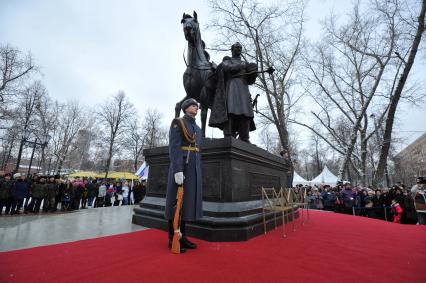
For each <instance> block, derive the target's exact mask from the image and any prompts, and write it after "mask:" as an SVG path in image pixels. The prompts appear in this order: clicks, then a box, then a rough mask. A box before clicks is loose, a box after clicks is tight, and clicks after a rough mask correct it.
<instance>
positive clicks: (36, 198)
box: [29, 177, 46, 213]
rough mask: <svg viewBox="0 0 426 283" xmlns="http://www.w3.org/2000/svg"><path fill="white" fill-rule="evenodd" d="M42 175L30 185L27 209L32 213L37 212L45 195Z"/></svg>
mask: <svg viewBox="0 0 426 283" xmlns="http://www.w3.org/2000/svg"><path fill="white" fill-rule="evenodd" d="M45 180H46V179H45V178H44V177H40V178H39V179H36V180H35V182H34V183H33V186H32V187H31V189H32V192H31V196H32V199H31V203H30V205H29V206H30V209H29V211H31V212H34V213H39V211H40V206H41V202H42V201H43V198H44V196H45V195H46V182H45Z"/></svg>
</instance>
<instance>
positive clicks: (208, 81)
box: [175, 11, 216, 137]
mask: <svg viewBox="0 0 426 283" xmlns="http://www.w3.org/2000/svg"><path fill="white" fill-rule="evenodd" d="M181 23H182V26H183V32H184V35H185V39H186V41H188V53H187V57H186V60H185V63H186V70H185V73H184V74H183V85H184V88H185V92H186V96H185V97H184V98H183V99H182V100H181V101H179V102H178V103H176V107H175V117H179V114H180V110H181V105H182V102H183V101H185V100H186V99H188V98H194V99H195V100H197V101H199V102H200V109H201V130H202V136H203V137H205V133H206V120H207V111H208V108H210V107H211V102H212V97H213V95H214V91H215V88H216V81H215V67H216V66H215V65H214V63H210V62H209V60H210V55H209V54H208V53H207V52H206V51H205V44H204V42H203V41H202V40H201V32H200V27H199V23H198V20H197V13H196V12H195V11H194V14H193V16H191V15H188V14H185V13H184V14H183V16H182V20H181Z"/></svg>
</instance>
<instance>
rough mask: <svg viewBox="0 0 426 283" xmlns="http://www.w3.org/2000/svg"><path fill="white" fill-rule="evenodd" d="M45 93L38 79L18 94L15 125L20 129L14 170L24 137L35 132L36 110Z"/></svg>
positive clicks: (17, 166)
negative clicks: (19, 140)
mask: <svg viewBox="0 0 426 283" xmlns="http://www.w3.org/2000/svg"><path fill="white" fill-rule="evenodd" d="M46 95H47V91H46V88H45V87H44V86H43V85H42V83H41V82H40V81H35V82H33V83H32V84H30V85H29V86H27V87H26V88H25V89H24V90H23V91H22V92H21V93H20V95H19V102H18V105H17V109H16V111H15V119H16V120H15V123H16V125H15V126H16V127H18V128H19V129H20V136H21V142H20V145H19V151H18V162H16V168H15V171H18V169H19V162H20V159H21V154H22V150H23V147H24V144H25V139H28V138H29V137H30V136H29V134H30V133H32V134H34V133H35V132H36V121H37V120H36V110H37V108H38V107H39V106H40V103H41V100H42V97H44V96H46Z"/></svg>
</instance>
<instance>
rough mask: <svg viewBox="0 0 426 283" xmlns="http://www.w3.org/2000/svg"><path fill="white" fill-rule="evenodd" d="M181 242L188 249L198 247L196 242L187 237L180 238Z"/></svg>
mask: <svg viewBox="0 0 426 283" xmlns="http://www.w3.org/2000/svg"><path fill="white" fill-rule="evenodd" d="M180 244H181V245H182V246H184V247H185V248H187V249H196V248H197V245H196V244H195V243H193V242H191V241H189V240H188V238H187V237H182V239H180Z"/></svg>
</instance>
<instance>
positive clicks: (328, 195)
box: [321, 185, 337, 211]
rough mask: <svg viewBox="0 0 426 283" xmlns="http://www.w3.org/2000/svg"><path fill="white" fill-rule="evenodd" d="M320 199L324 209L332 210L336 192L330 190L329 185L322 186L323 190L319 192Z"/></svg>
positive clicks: (334, 204)
mask: <svg viewBox="0 0 426 283" xmlns="http://www.w3.org/2000/svg"><path fill="white" fill-rule="evenodd" d="M321 196H322V200H323V203H324V210H328V211H334V207H335V206H336V199H337V197H336V193H335V192H333V191H332V190H330V186H328V185H326V186H324V191H323V192H322V193H321Z"/></svg>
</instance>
